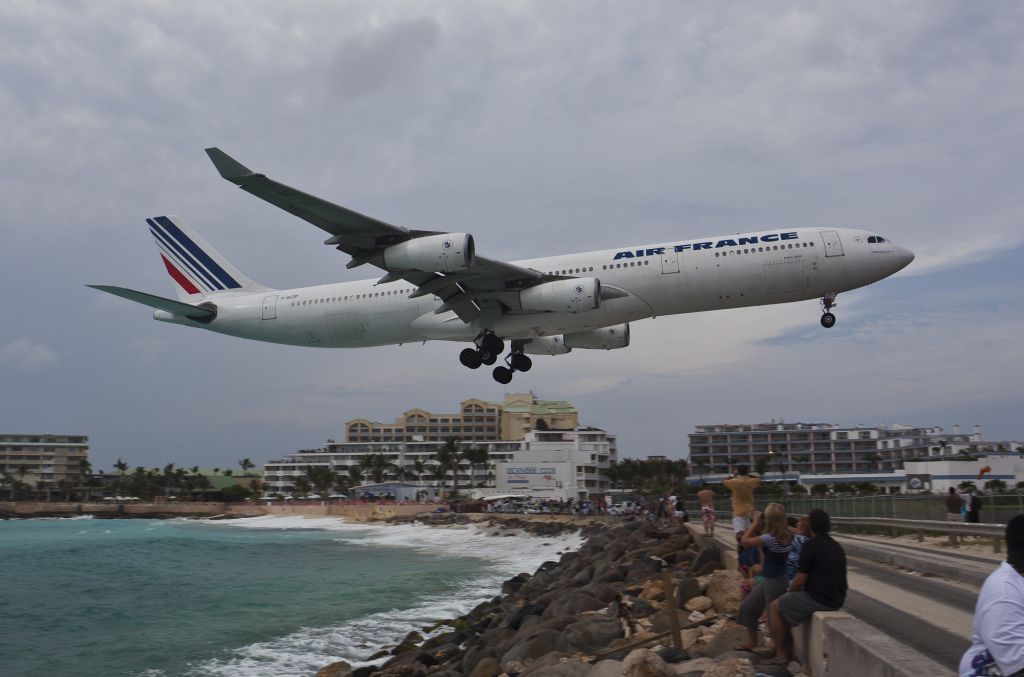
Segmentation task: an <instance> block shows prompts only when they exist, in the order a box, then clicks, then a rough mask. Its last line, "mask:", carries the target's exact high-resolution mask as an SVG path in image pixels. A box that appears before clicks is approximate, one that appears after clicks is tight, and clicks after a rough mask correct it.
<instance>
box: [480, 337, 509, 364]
mask: <svg viewBox="0 0 1024 677" xmlns="http://www.w3.org/2000/svg"><path fill="white" fill-rule="evenodd" d="M480 348H481V350H486V351H487V352H489V353H491V354H493V355H500V354H501V353H502V352H503V351H504V350H505V342H504V341H502V340H501V338H499V337H498V336H496V335H494V334H484V335H483V338H481V339H480ZM492 364H493V363H492Z"/></svg>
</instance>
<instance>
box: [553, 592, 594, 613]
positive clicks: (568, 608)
mask: <svg viewBox="0 0 1024 677" xmlns="http://www.w3.org/2000/svg"><path fill="white" fill-rule="evenodd" d="M606 606H608V605H607V604H606V603H604V602H602V601H601V600H599V599H598V598H596V597H594V596H593V595H591V594H589V593H587V592H584V591H582V590H574V591H573V592H570V593H569V594H567V595H562V596H561V597H560V598H558V599H556V600H555V601H554V602H552V603H551V605H550V606H548V608H547V609H545V610H544V615H545V616H567V615H573V616H576V615H579V614H581V613H583V612H584V611H597V610H598V609H603V608H605V607H606Z"/></svg>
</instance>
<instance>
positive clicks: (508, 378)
mask: <svg viewBox="0 0 1024 677" xmlns="http://www.w3.org/2000/svg"><path fill="white" fill-rule="evenodd" d="M492 373H493V375H494V380H495V381H497V382H498V383H501V384H503V385H504V384H507V383H511V382H512V370H511V369H509V368H508V367H495V368H494V372H492Z"/></svg>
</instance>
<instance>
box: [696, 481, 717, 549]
mask: <svg viewBox="0 0 1024 677" xmlns="http://www.w3.org/2000/svg"><path fill="white" fill-rule="evenodd" d="M697 498H698V499H699V500H700V517H701V520H702V521H703V522H704V535H705V536H714V535H715V504H714V503H713V500H714V498H715V492H713V491H711V490H710V489H708V483H707V482H705V481H704V480H701V482H700V491H698V492H697Z"/></svg>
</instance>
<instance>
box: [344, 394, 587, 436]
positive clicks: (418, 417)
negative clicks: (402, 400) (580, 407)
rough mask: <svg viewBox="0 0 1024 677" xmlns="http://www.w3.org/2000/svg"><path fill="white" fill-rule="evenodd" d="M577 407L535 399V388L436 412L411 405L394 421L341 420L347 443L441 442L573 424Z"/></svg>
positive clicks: (574, 423)
mask: <svg viewBox="0 0 1024 677" xmlns="http://www.w3.org/2000/svg"><path fill="white" fill-rule="evenodd" d="M577 426H579V416H578V414H577V412H576V408H575V407H574V406H573V405H572V404H570V403H569V402H565V401H561V400H539V399H537V397H536V396H535V395H534V394H533V393H515V394H510V395H506V397H505V401H504V402H485V401H483V400H478V399H469V400H465V401H463V402H461V403H460V405H459V412H458V413H453V414H435V413H431V412H429V411H426V410H424V409H410V410H409V411H406V412H404V413H403V414H402V415H401V416H399V417H398V418H396V419H395V421H394V422H393V423H380V422H378V421H370V420H368V419H365V418H356V419H352V420H351V421H348V422H347V423H346V424H345V441H346V442H435V443H436V442H443V441H444V440H446V439H448V438H450V437H457V438H460V439H467V440H468V439H472V440H477V441H498V440H521V439H523V437H524V436H525V435H526V433H527V432H529V431H531V430H544V429H548V428H557V429H574V428H576V427H577Z"/></svg>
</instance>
